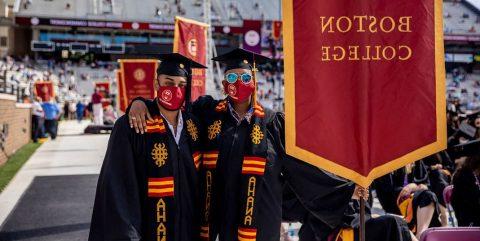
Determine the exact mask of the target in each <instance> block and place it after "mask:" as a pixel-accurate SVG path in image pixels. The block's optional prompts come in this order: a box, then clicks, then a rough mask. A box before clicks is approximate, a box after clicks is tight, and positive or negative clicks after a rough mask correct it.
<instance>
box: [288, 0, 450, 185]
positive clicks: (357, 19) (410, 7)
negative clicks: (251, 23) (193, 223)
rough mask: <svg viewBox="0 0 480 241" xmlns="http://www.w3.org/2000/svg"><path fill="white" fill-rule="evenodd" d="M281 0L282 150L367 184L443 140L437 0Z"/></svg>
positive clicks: (439, 147) (439, 9)
mask: <svg viewBox="0 0 480 241" xmlns="http://www.w3.org/2000/svg"><path fill="white" fill-rule="evenodd" d="M283 7H284V9H283V11H284V12H283V16H284V21H283V25H284V26H283V33H284V34H283V36H284V51H285V52H284V54H285V82H286V83H285V109H286V147H287V152H288V154H290V155H292V156H294V157H297V158H299V159H302V160H304V161H306V162H308V163H311V164H313V165H315V166H317V167H320V168H323V169H325V170H327V171H330V172H332V173H335V174H337V175H339V176H342V177H344V178H347V179H350V180H353V181H354V182H356V183H357V184H359V185H361V186H364V187H366V186H369V185H370V183H371V182H372V181H373V180H374V179H375V178H377V177H380V176H382V175H385V174H387V173H389V172H391V171H393V170H395V169H398V168H400V167H402V166H405V165H406V164H408V163H410V162H413V161H416V160H419V159H421V158H423V157H425V156H428V155H430V154H433V153H436V152H438V151H440V150H443V149H445V148H446V113H445V111H446V103H445V102H446V100H445V67H444V49H443V30H442V26H443V23H442V1H441V0H425V1H417V0H403V1H390V0H369V1H356V0H336V1H326V0H320V1H319V0H284V1H283ZM312 16H314V17H312Z"/></svg>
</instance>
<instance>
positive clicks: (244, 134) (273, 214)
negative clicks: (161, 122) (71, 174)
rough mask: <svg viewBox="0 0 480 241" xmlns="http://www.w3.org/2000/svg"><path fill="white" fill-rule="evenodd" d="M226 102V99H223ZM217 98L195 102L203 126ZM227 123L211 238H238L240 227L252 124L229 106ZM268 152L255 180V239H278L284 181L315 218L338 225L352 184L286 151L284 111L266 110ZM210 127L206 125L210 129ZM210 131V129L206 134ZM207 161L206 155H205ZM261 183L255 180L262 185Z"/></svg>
mask: <svg viewBox="0 0 480 241" xmlns="http://www.w3.org/2000/svg"><path fill="white" fill-rule="evenodd" d="M224 103H225V102H224ZM218 105H219V101H215V100H213V99H212V98H211V97H210V96H205V97H201V98H199V100H197V101H196V102H195V103H194V104H193V106H192V107H193V109H192V110H193V113H194V114H195V115H196V116H197V118H198V119H199V120H200V122H201V125H202V126H205V127H207V126H208V125H209V124H210V123H211V122H212V121H213V120H211V119H210V118H211V116H212V115H210V114H211V113H212V112H215V110H216V107H217V106H218ZM221 118H222V121H223V124H222V129H221V133H220V136H219V138H218V141H219V155H218V161H217V166H216V173H217V174H216V176H215V179H214V181H213V182H214V183H213V185H214V186H215V190H216V191H215V192H214V197H213V203H214V204H213V207H214V210H211V211H212V213H213V214H212V215H213V220H212V221H211V222H212V223H211V227H210V235H209V239H210V240H212V241H213V240H215V238H216V236H217V234H218V236H219V239H220V241H231V240H237V239H238V236H239V232H238V229H239V226H241V225H242V224H241V221H240V219H241V215H243V212H244V211H243V210H242V207H241V205H242V200H243V199H244V196H243V195H244V194H245V193H244V192H243V191H242V190H241V187H242V174H241V173H242V161H243V158H244V154H245V153H244V152H245V145H247V144H248V143H249V142H250V141H251V133H250V130H251V129H252V124H253V121H252V122H251V123H248V122H247V121H246V120H243V121H242V122H241V123H240V124H239V125H238V123H237V121H236V120H235V119H234V118H233V116H232V115H231V113H230V111H229V110H228V107H227V111H225V112H223V114H222V115H221ZM264 118H265V122H266V130H265V131H266V133H264V137H265V138H266V145H267V154H266V166H265V172H264V174H263V176H261V177H260V180H259V182H258V183H259V185H257V190H258V192H257V196H256V201H255V207H254V209H255V210H256V211H255V212H256V214H255V216H254V224H255V227H256V240H261V241H269V240H272V241H278V240H279V238H280V224H281V221H282V194H283V187H284V184H285V182H288V183H289V185H290V186H291V187H292V190H293V192H294V193H295V194H296V195H297V196H300V197H302V201H303V205H304V206H305V207H306V209H308V210H309V212H311V213H312V214H313V215H314V216H315V217H317V218H318V219H320V220H322V221H323V222H324V223H326V224H327V225H328V226H330V227H336V226H337V225H338V224H339V223H340V222H341V219H342V216H343V213H344V211H345V209H346V208H347V206H348V202H349V200H350V198H351V196H352V194H353V189H354V184H353V183H352V182H348V181H345V180H344V179H341V178H338V177H336V176H334V175H332V174H329V173H327V172H324V171H322V170H321V169H318V168H316V167H314V166H311V165H309V164H307V163H305V162H303V161H300V160H297V159H295V158H293V157H291V156H288V155H287V154H286V153H285V146H284V142H285V141H284V140H285V137H284V135H285V133H284V132H285V128H284V115H283V114H280V113H276V114H274V113H273V112H271V111H269V110H268V109H267V110H265V117H264ZM206 129H207V128H205V130H206ZM204 136H207V133H205V134H204ZM204 160H205V159H204ZM258 183H257V184H258Z"/></svg>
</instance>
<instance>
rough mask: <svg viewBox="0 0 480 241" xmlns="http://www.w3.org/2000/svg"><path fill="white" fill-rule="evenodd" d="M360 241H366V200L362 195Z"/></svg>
mask: <svg viewBox="0 0 480 241" xmlns="http://www.w3.org/2000/svg"><path fill="white" fill-rule="evenodd" d="M359 234H360V241H365V198H364V197H363V195H360V226H359Z"/></svg>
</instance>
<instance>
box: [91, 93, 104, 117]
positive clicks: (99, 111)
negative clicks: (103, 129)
mask: <svg viewBox="0 0 480 241" xmlns="http://www.w3.org/2000/svg"><path fill="white" fill-rule="evenodd" d="M92 109H93V124H95V125H103V106H102V95H101V94H100V90H99V89H98V88H95V93H93V95H92Z"/></svg>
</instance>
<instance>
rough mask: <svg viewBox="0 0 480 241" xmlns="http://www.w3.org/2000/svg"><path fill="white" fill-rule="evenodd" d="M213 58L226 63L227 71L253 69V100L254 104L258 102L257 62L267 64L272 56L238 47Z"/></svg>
mask: <svg viewBox="0 0 480 241" xmlns="http://www.w3.org/2000/svg"><path fill="white" fill-rule="evenodd" d="M212 60H213V61H218V62H220V63H224V64H226V68H225V71H228V70H231V69H248V70H251V71H252V74H253V81H254V83H255V92H254V94H253V100H252V102H253V103H254V104H256V103H257V77H256V72H257V71H258V70H257V64H265V63H267V62H269V61H270V60H271V59H270V58H268V57H265V56H263V55H260V54H256V53H254V52H251V51H248V50H245V49H242V48H236V49H234V50H232V51H230V52H228V53H226V54H222V55H219V56H216V57H214V58H212Z"/></svg>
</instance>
